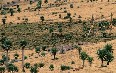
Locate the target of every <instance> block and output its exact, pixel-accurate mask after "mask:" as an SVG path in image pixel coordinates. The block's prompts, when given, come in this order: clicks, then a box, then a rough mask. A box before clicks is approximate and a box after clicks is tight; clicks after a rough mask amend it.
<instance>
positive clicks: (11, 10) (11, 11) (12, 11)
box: [10, 8, 14, 16]
mask: <svg viewBox="0 0 116 73" xmlns="http://www.w3.org/2000/svg"><path fill="white" fill-rule="evenodd" d="M10 13H11V15H10V16H13V15H14V10H13V9H12V8H10Z"/></svg>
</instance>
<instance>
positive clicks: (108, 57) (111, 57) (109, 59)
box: [106, 52, 114, 65]
mask: <svg viewBox="0 0 116 73" xmlns="http://www.w3.org/2000/svg"><path fill="white" fill-rule="evenodd" d="M113 59H114V56H113V54H112V53H111V52H107V53H106V61H107V65H109V63H110V62H112V61H113Z"/></svg>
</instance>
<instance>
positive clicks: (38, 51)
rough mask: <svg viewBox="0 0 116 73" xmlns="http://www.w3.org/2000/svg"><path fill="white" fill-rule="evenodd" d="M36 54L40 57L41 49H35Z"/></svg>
mask: <svg viewBox="0 0 116 73" xmlns="http://www.w3.org/2000/svg"><path fill="white" fill-rule="evenodd" d="M35 52H36V53H38V55H39V53H40V47H36V48H35Z"/></svg>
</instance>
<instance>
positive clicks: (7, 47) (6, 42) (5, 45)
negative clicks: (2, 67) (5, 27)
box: [2, 39, 12, 67]
mask: <svg viewBox="0 0 116 73" xmlns="http://www.w3.org/2000/svg"><path fill="white" fill-rule="evenodd" d="M11 47H12V42H11V41H10V40H9V39H6V40H4V42H3V43H2V48H3V49H4V50H5V51H6V67H7V65H8V51H9V50H10V48H11Z"/></svg>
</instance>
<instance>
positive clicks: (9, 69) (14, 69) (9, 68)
mask: <svg viewBox="0 0 116 73" xmlns="http://www.w3.org/2000/svg"><path fill="white" fill-rule="evenodd" d="M8 71H9V72H18V67H16V66H15V65H14V64H8Z"/></svg>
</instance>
